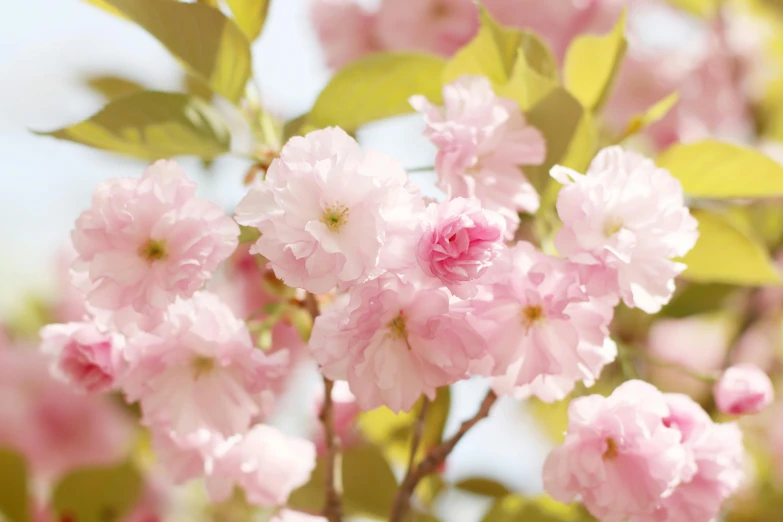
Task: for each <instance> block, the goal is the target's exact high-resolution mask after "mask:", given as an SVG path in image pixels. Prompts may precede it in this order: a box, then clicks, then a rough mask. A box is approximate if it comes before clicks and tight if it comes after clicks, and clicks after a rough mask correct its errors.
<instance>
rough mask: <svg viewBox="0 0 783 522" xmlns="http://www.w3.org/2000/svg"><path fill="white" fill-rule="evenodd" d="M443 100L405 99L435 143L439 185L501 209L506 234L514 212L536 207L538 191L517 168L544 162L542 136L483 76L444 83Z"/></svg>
mask: <svg viewBox="0 0 783 522" xmlns="http://www.w3.org/2000/svg"><path fill="white" fill-rule="evenodd" d="M443 99H444V103H445V106H444V107H436V106H434V105H432V104H431V103H430V102H428V101H427V99H426V98H424V97H423V96H413V97H411V99H410V103H411V105H412V106H413V107H414V108H415V109H416V110H417V111H419V112H421V113H422V114H423V115H424V120H425V122H426V124H427V128H426V130H425V131H424V135H425V136H426V137H427V138H429V140H430V141H432V143H434V144H435V146H436V147H437V148H438V154H437V157H436V159H435V170H436V171H437V173H438V187H439V188H440V189H441V190H443V191H444V192H446V193H447V194H448V196H449V198H454V197H466V198H477V199H478V200H479V201H480V202H481V206H482V207H484V208H486V209H489V210H493V211H495V212H497V213H499V214H501V215H502V216H503V217H504V218H505V219H506V222H507V230H506V233H507V234H508V237H509V238H511V237H512V236H513V234H514V232H515V231H516V229H517V227H518V226H519V216H518V213H519V212H535V211H536V210H537V209H538V205H539V197H538V193H536V191H535V189H534V188H533V186H532V185H531V184H530V183H529V182H528V181H527V179H526V178H525V176H524V174H523V172H522V170H520V167H521V166H523V165H540V164H541V163H542V162H543V161H544V157H545V149H546V147H545V143H544V138H543V136H542V135H541V133H540V132H539V131H538V130H537V129H536V128H534V127H532V126H530V125H528V124H527V122H526V121H525V117H524V115H523V114H522V111H521V110H520V109H519V105H518V104H517V103H516V102H514V101H513V100H509V99H506V98H500V97H498V96H496V95H495V93H494V91H493V90H492V84H491V83H490V81H489V79H487V78H485V77H482V76H463V77H462V78H460V79H459V80H456V81H454V82H452V83H450V84H448V85H446V86H445V87H444V88H443Z"/></svg>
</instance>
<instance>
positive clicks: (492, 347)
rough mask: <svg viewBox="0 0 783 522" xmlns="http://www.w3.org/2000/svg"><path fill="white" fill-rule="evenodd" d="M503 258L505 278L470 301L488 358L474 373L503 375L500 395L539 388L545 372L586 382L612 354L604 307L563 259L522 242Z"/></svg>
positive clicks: (568, 380)
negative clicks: (528, 387) (521, 388)
mask: <svg viewBox="0 0 783 522" xmlns="http://www.w3.org/2000/svg"><path fill="white" fill-rule="evenodd" d="M508 256H509V257H508V259H507V260H504V261H505V262H508V263H509V264H510V266H509V267H508V269H507V273H506V274H505V277H503V278H501V279H499V280H498V282H497V283H495V284H494V285H492V286H491V287H490V288H489V290H490V296H488V297H487V298H486V299H480V300H477V301H475V302H474V303H473V306H474V308H475V312H474V315H473V316H471V317H470V320H472V321H473V322H475V325H476V328H477V330H478V331H479V333H480V334H481V335H482V336H483V337H484V339H485V340H486V342H487V350H488V354H489V357H490V358H491V359H492V361H491V363H490V365H489V367H485V368H484V370H482V371H481V372H480V373H489V374H492V375H504V377H503V378H502V379H501V380H499V381H498V382H496V383H495V384H496V387H497V389H498V391H501V392H503V393H508V392H510V391H511V389H512V388H514V387H516V386H524V385H530V384H533V383H536V384H534V386H546V385H545V382H543V381H544V380H545V379H547V378H549V377H557V378H558V379H557V380H556V381H555V382H553V383H550V384H553V385H555V384H556V383H557V385H558V386H557V387H559V388H560V389H561V390H562V389H564V388H567V389H568V391H570V388H572V387H573V384H574V383H575V382H576V381H580V380H586V381H588V382H591V381H592V380H593V379H594V378H595V377H596V376H597V373H598V372H600V369H601V368H602V367H603V365H604V364H606V362H610V361H611V360H612V359H614V356H615V355H616V348H614V346H613V344H612V343H608V344H607V337H608V334H609V331H608V325H609V322H610V321H611V319H612V309H611V307H610V306H608V305H607V304H606V303H604V302H602V301H595V300H591V299H590V297H588V295H587V294H585V292H584V291H583V289H582V288H581V286H580V284H579V276H578V273H577V272H576V270H575V269H574V268H573V267H572V265H571V264H570V263H568V262H567V261H565V260H563V259H559V258H555V257H552V256H547V255H545V254H543V253H541V252H538V251H536V249H535V247H534V246H533V245H531V244H530V243H525V242H520V243H518V244H517V245H516V246H515V247H514V248H512V249H510V251H509V253H508ZM594 371H595V372H596V373H593V372H594ZM561 378H562V381H560V380H559V379H561ZM569 383H570V384H569ZM553 393H554V394H555V395H560V394H561V393H562V391H561V392H557V391H553ZM565 393H567V392H565ZM544 394H545V393H544V392H543V391H542V395H544Z"/></svg>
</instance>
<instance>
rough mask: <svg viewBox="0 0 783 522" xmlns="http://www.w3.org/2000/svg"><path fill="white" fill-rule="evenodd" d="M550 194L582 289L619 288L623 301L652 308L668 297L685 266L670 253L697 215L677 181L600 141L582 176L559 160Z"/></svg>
mask: <svg viewBox="0 0 783 522" xmlns="http://www.w3.org/2000/svg"><path fill="white" fill-rule="evenodd" d="M552 177H554V178H555V179H556V180H558V181H559V182H560V183H563V184H564V185H565V186H564V187H563V188H562V189H561V190H560V194H559V195H558V198H557V212H558V215H559V216H560V220H561V221H562V222H563V227H562V228H561V229H560V230H559V231H558V233H557V235H556V236H555V246H556V247H557V250H558V252H560V254H561V255H563V256H565V257H567V258H568V259H570V260H571V261H573V262H575V263H578V264H580V265H582V269H583V276H585V282H586V283H587V287H588V291H589V292H590V293H591V294H593V295H597V294H599V293H605V294H612V293H614V294H619V295H620V296H621V297H622V299H623V301H625V303H626V304H627V305H628V306H631V307H638V308H640V309H642V310H644V311H645V312H648V313H655V312H657V311H658V310H660V309H661V306H662V305H664V304H665V303H667V302H668V301H669V299H671V296H672V293H673V292H674V278H675V276H677V274H679V273H680V272H682V270H683V269H684V268H685V265H683V264H682V263H677V262H675V261H673V260H672V259H673V258H676V257H681V256H683V255H685V254H686V253H687V252H688V251H689V250H690V249H691V248H692V247H693V245H694V244H695V243H696V238H697V237H698V232H697V230H696V226H697V223H696V220H695V219H694V218H693V217H692V216H691V215H690V213H689V212H688V208H687V207H686V206H685V204H684V201H683V192H682V185H680V182H679V181H678V180H677V179H675V178H674V177H673V176H672V175H671V174H670V173H669V171H667V170H665V169H661V168H657V167H656V166H655V164H654V163H653V162H652V161H651V160H649V159H647V158H645V157H644V156H642V155H640V154H637V153H635V152H630V151H626V150H623V149H622V148H620V147H607V148H605V149H603V150H602V151H600V152H599V153H598V155H597V156H596V157H595V159H593V161H592V163H591V164H590V168H589V169H588V171H587V174H586V175H583V174H579V173H577V172H575V171H573V170H571V169H568V168H566V167H561V166H559V165H558V166H555V167H553V168H552Z"/></svg>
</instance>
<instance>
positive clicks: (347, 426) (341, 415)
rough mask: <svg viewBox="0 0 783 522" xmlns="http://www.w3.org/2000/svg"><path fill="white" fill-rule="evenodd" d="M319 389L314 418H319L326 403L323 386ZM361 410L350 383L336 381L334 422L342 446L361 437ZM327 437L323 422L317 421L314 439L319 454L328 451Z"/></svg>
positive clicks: (333, 404)
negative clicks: (358, 423) (358, 426)
mask: <svg viewBox="0 0 783 522" xmlns="http://www.w3.org/2000/svg"><path fill="white" fill-rule="evenodd" d="M318 391H319V392H318V395H317V396H316V400H315V404H314V406H315V408H314V409H313V418H314V419H316V418H318V415H319V414H320V413H321V409H322V408H323V404H324V392H323V386H319V387H318ZM361 412H362V410H361V408H360V407H359V403H358V402H357V401H356V396H355V395H354V394H353V393H351V389H350V387H349V385H348V383H347V382H345V381H335V383H334V386H333V388H332V417H333V421H332V422H333V424H334V433H335V435H337V437H338V438H339V439H340V447H341V448H347V447H350V446H352V445H354V444H356V442H358V441H359V440H360V439H361V437H360V435H359V433H358V429H357V420H358V418H359V414H360V413H361ZM325 439H326V438H325V437H324V431H323V424H322V423H321V422H317V423H316V431H315V433H314V434H313V436H312V440H313V442H314V443H315V447H316V450H317V452H318V454H319V455H323V454H324V452H325V451H326V440H325Z"/></svg>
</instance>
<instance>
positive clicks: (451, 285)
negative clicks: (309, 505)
mask: <svg viewBox="0 0 783 522" xmlns="http://www.w3.org/2000/svg"><path fill="white" fill-rule="evenodd" d="M504 228H505V222H504V221H503V218H501V217H500V215H498V214H496V213H494V212H491V211H488V210H483V209H482V208H481V207H480V206H479V205H478V203H477V202H476V201H474V200H469V199H465V198H455V199H452V200H450V201H446V202H444V203H440V204H431V205H429V206H428V207H427V212H426V215H425V219H424V224H423V232H422V236H421V239H420V240H419V243H418V245H417V247H416V257H417V259H418V262H419V266H421V269H422V270H423V271H424V273H425V274H427V275H428V276H430V277H435V278H437V279H439V280H440V282H441V283H442V284H443V285H445V286H446V287H447V288H448V289H449V290H451V292H452V293H454V294H455V295H457V296H459V297H461V298H463V299H467V298H469V297H473V296H474V295H475V294H476V286H475V284H474V283H473V282H475V281H476V280H477V279H479V278H480V277H481V276H482V275H483V274H484V273H485V272H486V271H487V268H489V266H490V264H491V263H492V261H493V260H494V259H495V258H496V257H497V256H498V254H499V252H500V251H501V249H502V248H503V234H504Z"/></svg>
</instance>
